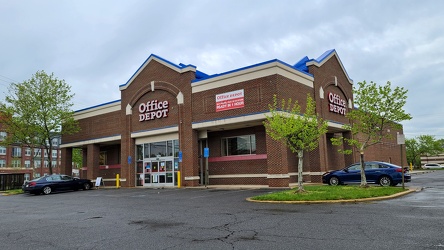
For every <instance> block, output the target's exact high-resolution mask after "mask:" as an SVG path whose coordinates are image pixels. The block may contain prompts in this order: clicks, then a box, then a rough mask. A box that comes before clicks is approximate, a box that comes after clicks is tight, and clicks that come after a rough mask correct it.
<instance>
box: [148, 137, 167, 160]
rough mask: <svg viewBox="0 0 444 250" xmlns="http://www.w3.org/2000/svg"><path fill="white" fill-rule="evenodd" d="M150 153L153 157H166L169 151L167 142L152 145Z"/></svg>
mask: <svg viewBox="0 0 444 250" xmlns="http://www.w3.org/2000/svg"><path fill="white" fill-rule="evenodd" d="M150 151H151V157H162V156H166V155H167V154H166V153H167V152H166V151H167V150H166V144H165V142H164V141H163V142H154V143H150Z"/></svg>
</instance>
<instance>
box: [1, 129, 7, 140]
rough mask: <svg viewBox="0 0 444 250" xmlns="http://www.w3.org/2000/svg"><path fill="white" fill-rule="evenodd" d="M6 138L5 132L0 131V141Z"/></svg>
mask: <svg viewBox="0 0 444 250" xmlns="http://www.w3.org/2000/svg"><path fill="white" fill-rule="evenodd" d="M5 138H6V132H4V131H0V141H3V140H4V139H5Z"/></svg>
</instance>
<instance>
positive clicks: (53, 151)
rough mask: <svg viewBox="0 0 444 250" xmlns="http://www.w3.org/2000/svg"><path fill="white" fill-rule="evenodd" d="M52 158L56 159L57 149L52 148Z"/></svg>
mask: <svg viewBox="0 0 444 250" xmlns="http://www.w3.org/2000/svg"><path fill="white" fill-rule="evenodd" d="M52 158H53V159H56V158H57V150H54V149H53V150H52Z"/></svg>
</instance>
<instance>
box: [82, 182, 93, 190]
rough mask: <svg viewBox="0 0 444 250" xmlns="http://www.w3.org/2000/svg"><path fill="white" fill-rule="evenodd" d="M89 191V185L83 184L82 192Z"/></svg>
mask: <svg viewBox="0 0 444 250" xmlns="http://www.w3.org/2000/svg"><path fill="white" fill-rule="evenodd" d="M90 189H91V185H90V184H89V183H85V184H83V190H90Z"/></svg>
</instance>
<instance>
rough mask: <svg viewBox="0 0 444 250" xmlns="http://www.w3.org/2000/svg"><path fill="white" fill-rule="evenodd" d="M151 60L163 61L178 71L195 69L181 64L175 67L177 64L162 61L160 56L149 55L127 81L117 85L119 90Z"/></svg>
mask: <svg viewBox="0 0 444 250" xmlns="http://www.w3.org/2000/svg"><path fill="white" fill-rule="evenodd" d="M152 58H156V59H158V60H161V61H163V62H165V63H167V64H169V65H171V66H172V67H175V68H177V69H179V70H180V69H183V68H186V67H192V68H196V66H194V65H192V64H188V65H185V64H183V63H180V64H179V65H177V64H175V63H172V62H170V61H168V60H166V59H164V58H162V57H160V56H158V55H155V54H151V55H150V56H149V57H148V58H147V59H146V60H145V61H144V62H143V63H142V65H140V67H139V68H138V69H137V70H136V72H134V74H133V75H132V76H131V77H130V78H129V79H128V81H126V83H124V84H121V85H119V88H120V87H123V86H125V85H127V84H128V83H129V82H130V80H131V79H133V77H134V76H135V75H136V74H137V73H139V71H140V70H141V69H142V68H143V67H144V66H145V64H146V63H147V62H148V61H149V60H150V59H152Z"/></svg>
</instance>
